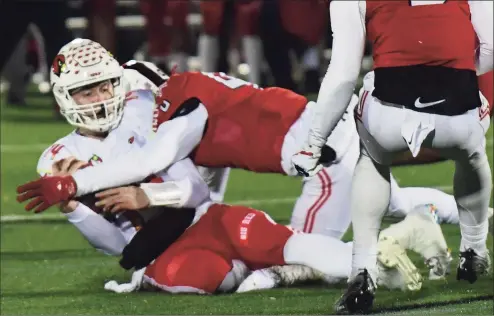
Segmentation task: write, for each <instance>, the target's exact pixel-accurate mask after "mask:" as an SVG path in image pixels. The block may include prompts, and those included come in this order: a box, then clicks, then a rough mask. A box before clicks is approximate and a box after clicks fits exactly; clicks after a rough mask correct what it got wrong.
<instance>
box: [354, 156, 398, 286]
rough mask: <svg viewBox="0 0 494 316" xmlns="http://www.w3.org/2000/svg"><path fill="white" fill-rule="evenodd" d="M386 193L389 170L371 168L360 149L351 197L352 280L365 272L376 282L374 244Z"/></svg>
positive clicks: (385, 202)
mask: <svg viewBox="0 0 494 316" xmlns="http://www.w3.org/2000/svg"><path fill="white" fill-rule="evenodd" d="M390 191H391V185H390V170H389V167H387V166H382V165H378V164H375V163H374V162H373V161H372V160H371V158H370V157H369V156H368V155H367V154H366V152H365V149H362V153H361V154H360V157H359V160H358V162H357V166H356V168H355V172H354V175H353V184H352V194H351V214H352V227H353V260H352V275H351V276H352V277H353V276H355V275H357V274H358V273H359V272H360V271H361V270H363V269H367V271H368V272H369V274H370V275H371V277H372V279H373V280H374V282H376V280H377V274H378V269H377V242H378V237H379V230H380V228H381V222H382V217H383V216H384V214H385V212H386V210H387V208H388V205H389V198H390Z"/></svg>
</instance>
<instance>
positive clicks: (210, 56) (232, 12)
mask: <svg viewBox="0 0 494 316" xmlns="http://www.w3.org/2000/svg"><path fill="white" fill-rule="evenodd" d="M262 3H263V1H262V0H237V1H232V0H217V1H207V0H204V1H201V2H200V9H201V15H202V19H203V31H202V33H201V35H200V36H199V40H198V54H199V60H200V62H201V69H202V70H203V71H206V72H211V71H223V72H225V70H226V69H222V68H224V67H225V65H224V63H223V65H222V67H219V60H220V55H223V56H226V55H227V54H225V52H224V51H225V50H228V49H229V47H230V45H228V44H227V45H220V36H221V35H223V37H224V40H226V41H228V42H229V41H230V40H231V41H233V42H237V41H238V40H240V46H241V47H242V49H241V51H242V54H243V58H245V61H246V63H247V64H248V65H249V72H248V79H249V81H250V82H252V83H255V84H260V83H261V66H262V62H263V51H262V44H261V39H260V37H259V28H258V25H259V15H260V12H261V5H262ZM232 21H234V23H232ZM222 30H225V31H227V32H224V33H223V34H222ZM221 51H223V52H221Z"/></svg>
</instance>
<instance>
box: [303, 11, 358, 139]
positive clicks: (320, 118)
mask: <svg viewBox="0 0 494 316" xmlns="http://www.w3.org/2000/svg"><path fill="white" fill-rule="evenodd" d="M360 2H361V1H332V2H331V3H330V9H329V13H330V16H331V28H332V30H333V49H332V54H331V62H330V64H329V67H328V71H327V72H326V75H325V76H324V79H323V81H322V84H321V87H320V89H319V95H318V97H317V106H316V113H317V114H315V115H314V121H313V125H312V128H311V131H310V140H309V142H311V141H312V142H314V144H311V145H316V146H318V147H322V146H323V145H324V144H325V143H326V140H327V138H328V136H329V135H330V134H331V132H332V131H333V129H334V128H335V126H336V124H337V123H338V121H339V120H340V119H341V117H342V116H343V113H344V112H345V110H346V108H347V106H348V103H349V102H350V99H351V97H352V94H353V91H354V89H355V85H356V82H357V79H358V76H359V73H360V68H361V63H362V58H363V54H364V48H365V32H366V31H365V20H364V16H365V14H364V15H362V13H361V9H360V7H359V3H360Z"/></svg>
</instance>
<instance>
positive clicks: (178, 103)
mask: <svg viewBox="0 0 494 316" xmlns="http://www.w3.org/2000/svg"><path fill="white" fill-rule="evenodd" d="M91 47H92V48H91ZM95 47H96V48H97V49H95ZM87 48H91V49H95V51H97V53H98V54H99V55H104V54H105V53H106V51H105V50H104V48H102V47H101V46H100V45H99V44H97V43H94V42H90V41H84V40H76V41H73V42H71V43H69V44H68V45H66V46H65V47H64V48H62V50H61V51H60V55H59V57H57V58H58V59H57V60H56V61H55V63H54V67H53V70H52V76H51V78H52V83H53V84H54V93H55V95H56V96H57V98H58V100H59V103H60V104H61V109H62V114H64V115H65V116H67V117H68V120H69V122H72V124H75V125H77V124H86V121H87V120H88V119H89V118H90V116H88V115H87V114H84V115H82V114H81V113H82V112H81V111H85V109H81V108H77V106H76V104H75V103H74V102H73V101H72V98H71V96H70V93H69V90H71V89H73V88H75V87H77V86H79V85H81V84H82V83H86V82H87V81H85V80H86V76H87V75H88V74H91V73H92V72H93V71H94V73H100V74H106V73H105V72H104V70H105V68H104V67H105V64H104V63H102V62H100V59H97V60H95V61H93V60H91V61H90V62H87V63H85V64H84V61H85V59H84V58H85V57H84V56H79V55H77V54H75V55H74V53H73V52H78V51H79V50H80V49H87ZM78 58H80V59H81V60H79V59H78ZM78 62H79V64H78ZM80 65H85V66H84V68H81V67H82V66H80ZM138 66H140V64H139V63H127V64H126V66H125V69H126V70H129V69H132V70H135V71H139V68H138ZM141 66H142V65H141ZM101 67H103V68H101ZM62 68H63V71H62ZM144 68H145V67H144ZM81 69H84V71H81ZM141 70H143V69H141ZM144 70H145V69H144ZM143 72H144V71H143ZM147 73H149V71H147ZM98 78H101V77H100V76H93V77H91V82H97V81H98V80H99V79H98ZM150 78H151V79H152V78H156V80H148V81H149V85H150V86H151V85H152V84H153V82H154V86H156V83H159V82H163V81H164V77H163V76H153V75H151V76H150ZM151 81H152V82H151ZM142 93H144V92H142ZM140 94H141V92H135V93H132V94H130V95H129V96H128V102H152V101H150V100H149V96H143V97H139V95H140ZM198 98H200V99H202V100H205V101H202V102H205V105H203V104H202V103H201V102H199V99H198ZM356 99H357V97H355V98H354V100H353V101H352V102H351V103H350V105H349V109H350V110H349V111H348V117H345V118H343V119H342V120H341V124H340V125H339V127H338V130H339V132H338V133H337V134H335V135H334V136H333V138H330V139H329V141H328V146H327V147H325V148H326V153H327V154H328V157H329V158H327V160H328V161H330V160H333V159H334V161H333V162H331V163H330V164H329V165H328V166H327V167H325V168H324V170H323V171H322V173H321V174H320V175H318V176H316V177H309V178H305V179H304V187H303V190H302V195H301V197H300V198H299V199H298V200H297V203H296V205H295V208H294V212H293V216H292V221H291V225H292V227H294V228H297V229H300V230H303V231H305V232H318V233H322V234H325V235H329V236H334V237H338V238H341V236H342V235H343V234H344V232H345V231H346V230H347V227H348V226H349V223H350V221H349V220H350V213H349V200H350V199H349V195H350V183H351V179H352V176H353V170H354V166H355V163H356V158H357V155H358V147H359V144H358V136H357V133H356V131H355V124H354V120H353V111H352V109H353V107H354V106H355V105H356ZM158 102H159V103H158V105H157V106H156V109H155V113H154V115H155V116H154V117H153V123H154V126H153V127H154V128H155V130H156V133H155V134H154V135H153V137H152V139H151V141H148V142H147V144H146V145H145V146H144V147H142V149H141V150H136V151H133V152H129V153H128V154H123V155H119V156H118V160H116V161H115V159H113V158H112V159H111V160H113V161H109V160H108V159H103V164H104V165H105V166H104V167H101V168H100V167H98V166H96V168H95V170H94V171H91V170H89V169H86V170H82V171H78V172H76V173H75V175H74V177H75V181H76V182H77V186H78V187H77V191H78V192H77V194H78V195H84V194H86V193H89V192H92V191H95V190H96V191H97V190H99V189H102V188H105V187H112V186H117V185H120V184H125V183H127V182H135V181H140V180H142V179H143V178H145V177H146V176H148V175H149V173H150V174H153V173H156V172H158V171H160V170H163V169H165V168H166V167H167V166H168V165H169V164H170V163H172V162H173V161H174V160H177V159H180V157H185V156H188V155H190V151H191V150H192V149H194V152H193V153H192V155H191V157H193V158H194V161H195V162H196V164H199V165H201V166H205V167H214V168H218V167H226V166H232V167H238V168H244V169H248V170H253V171H257V172H278V173H281V174H287V175H296V174H297V172H296V171H295V170H294V168H293V167H292V166H291V164H290V163H289V158H290V157H291V155H292V154H293V153H295V152H296V151H297V150H298V148H300V146H301V145H302V141H301V140H302V139H305V137H306V135H307V131H308V129H309V124H308V122H309V121H310V118H311V116H312V114H313V113H312V104H311V103H310V102H307V99H305V98H304V97H303V96H300V95H297V94H295V93H293V92H290V91H288V90H284V89H279V88H268V89H260V88H258V87H256V86H253V85H251V84H249V83H247V82H245V81H242V80H240V79H237V78H232V77H227V76H224V75H222V74H211V73H209V74H202V73H185V74H178V75H173V76H172V77H171V78H170V79H168V80H167V81H166V83H165V84H163V85H162V87H161V90H160V91H159V96H158ZM92 106H95V105H89V106H87V107H86V109H90V111H93V110H92V109H91V107H92ZM96 106H98V104H96ZM143 108H144V107H143ZM143 111H144V110H143ZM120 112H121V111H120V110H119V112H118V113H120ZM94 115H96V114H94ZM99 115H102V113H100V114H99ZM119 115H120V114H119ZM115 118H116V119H117V121H118V118H119V116H118V115H116V116H115ZM90 123H91V122H87V124H90ZM161 123H163V124H161ZM206 123H207V124H206ZM91 124H92V123H91ZM112 124H115V123H112ZM205 125H207V128H206V130H204V127H205ZM158 126H159V128H158ZM203 132H204V133H203ZM198 142H200V144H199V146H196V145H197V143H198ZM164 148H166V150H163V149H164ZM333 148H334V149H333ZM142 161H146V163H145V164H144V163H142ZM107 162H108V165H106V163H107ZM98 168H100V169H98ZM70 181H72V180H70ZM222 183H223V185H224V184H225V183H226V181H223V182H222ZM396 188H398V187H397V186H396ZM425 190H426V189H424V190H422V191H425ZM394 191H395V190H394ZM428 192H429V193H430V194H429V195H430V196H434V198H433V200H431V201H428V202H429V203H430V202H432V203H435V202H436V201H435V199H436V197H437V200H444V199H443V197H442V196H441V194H440V192H437V191H433V190H430V191H428ZM403 195H405V196H406V195H407V194H401V195H400V196H403ZM419 197H420V196H417V198H419ZM411 200H412V201H413V200H414V199H413V198H412V199H411ZM450 200H451V199H450ZM417 201H419V200H417ZM420 202H421V203H422V202H424V200H423V199H422V200H420ZM402 204H405V203H402ZM438 204H439V203H438ZM31 205H32V204H29V206H31ZM47 205H48V204H43V205H40V206H39V208H38V210H41V208H43V207H45V206H47ZM412 208H413V207H410V208H409V209H412ZM393 209H397V208H393ZM443 209H444V210H445V214H444V215H443V214H441V216H440V217H441V218H445V219H447V218H450V217H451V216H449V214H448V212H454V210H453V209H452V208H451V209H450V208H449V207H448V208H443V207H441V208H440V212H442V211H443ZM452 214H453V217H454V213H452Z"/></svg>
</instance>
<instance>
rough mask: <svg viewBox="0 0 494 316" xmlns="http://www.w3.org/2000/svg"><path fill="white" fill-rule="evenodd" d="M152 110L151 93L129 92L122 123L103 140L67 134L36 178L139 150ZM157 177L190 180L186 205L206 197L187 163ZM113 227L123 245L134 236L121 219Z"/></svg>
mask: <svg viewBox="0 0 494 316" xmlns="http://www.w3.org/2000/svg"><path fill="white" fill-rule="evenodd" d="M154 107H155V102H154V94H153V92H152V91H151V90H137V91H132V92H131V93H129V94H128V95H127V98H126V104H125V107H124V115H123V118H122V121H121V122H120V124H119V126H118V127H117V128H115V129H114V130H112V131H111V132H110V133H109V134H108V136H107V137H106V138H105V139H96V138H92V137H87V136H82V135H80V134H79V133H78V132H77V131H73V132H71V133H70V134H68V135H67V136H65V137H62V138H61V139H59V140H58V141H56V142H55V143H54V144H53V145H51V146H50V147H49V148H47V149H46V150H45V151H44V152H43V153H42V155H41V157H40V159H39V161H38V166H37V172H38V174H39V175H40V176H45V175H50V174H51V173H52V165H53V163H55V162H56V161H59V160H61V159H64V158H67V157H70V156H73V157H75V158H77V159H78V160H83V161H87V162H88V163H89V164H91V165H96V164H99V163H102V162H103V161H106V160H110V158H115V157H118V156H119V155H122V154H125V153H127V152H129V151H130V150H132V149H134V148H136V147H141V146H143V145H144V144H145V143H146V141H147V139H149V137H150V136H151V135H152V120H153V111H154ZM157 176H159V177H161V179H162V180H163V181H170V180H182V179H184V178H186V177H187V178H188V179H190V180H191V182H192V183H194V184H195V185H196V186H195V187H192V188H191V191H192V192H191V193H190V194H191V202H190V203H192V205H196V202H200V201H196V200H194V199H199V200H200V197H201V196H206V197H207V196H209V190H208V187H207V184H206V183H205V182H204V181H203V179H202V178H201V175H200V174H199V172H198V170H197V169H196V167H195V165H194V164H193V163H192V162H191V161H190V160H189V159H185V160H181V161H179V162H177V163H175V164H173V165H172V166H170V168H168V169H167V171H166V172H161V173H159V174H157ZM199 191H200V192H199ZM189 207H193V206H189ZM157 212H159V209H158V210H157V209H156V208H154V209H149V210H144V211H140V212H139V215H141V216H142V219H143V220H144V221H147V220H149V219H150V218H152V217H154V216H155V215H156V214H157ZM204 212H205V208H204V207H198V211H197V212H196V218H194V221H193V223H195V222H196V221H197V220H198V219H199V218H200V216H201V215H203V213H204ZM114 224H115V226H117V227H118V228H119V230H120V231H121V232H122V234H123V235H124V237H125V239H126V240H127V242H129V241H130V240H131V239H132V238H133V236H134V234H135V233H136V229H135V228H134V225H133V224H132V222H130V221H129V220H127V219H126V218H125V216H121V215H120V216H118V217H117V221H116V222H114Z"/></svg>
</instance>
